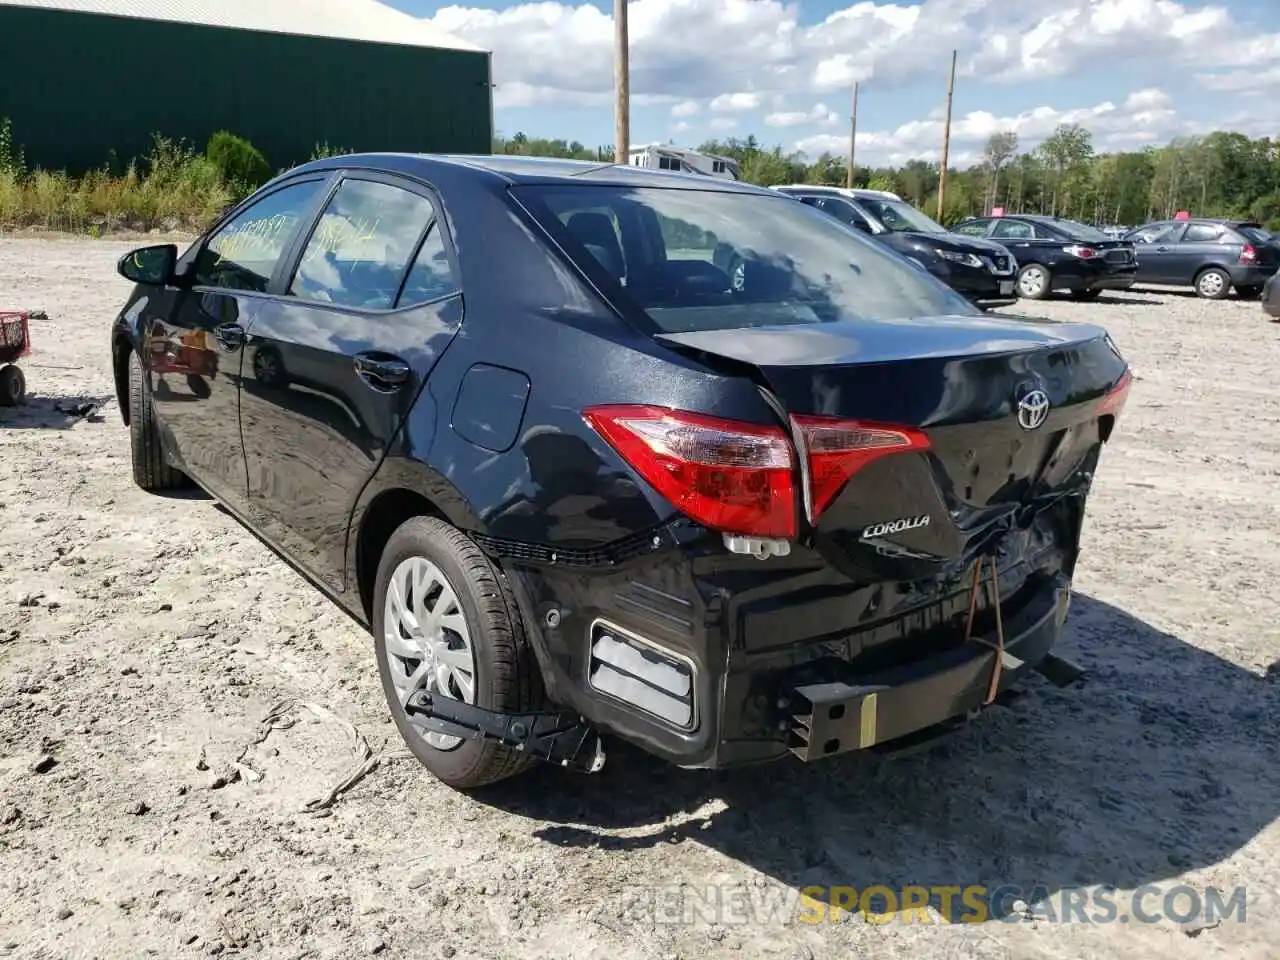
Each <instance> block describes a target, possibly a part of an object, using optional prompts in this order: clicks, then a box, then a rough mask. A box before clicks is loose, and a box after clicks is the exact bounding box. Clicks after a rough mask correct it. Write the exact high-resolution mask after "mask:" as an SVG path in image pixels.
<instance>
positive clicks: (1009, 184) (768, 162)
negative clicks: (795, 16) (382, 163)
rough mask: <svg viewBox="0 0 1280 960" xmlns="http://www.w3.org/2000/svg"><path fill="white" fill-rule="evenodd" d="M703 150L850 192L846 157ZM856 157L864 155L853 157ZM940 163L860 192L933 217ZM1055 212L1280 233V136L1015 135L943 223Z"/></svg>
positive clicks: (760, 180)
mask: <svg viewBox="0 0 1280 960" xmlns="http://www.w3.org/2000/svg"><path fill="white" fill-rule="evenodd" d="M697 149H698V150H699V151H701V152H704V153H717V154H721V155H724V156H728V157H732V158H733V159H735V160H737V161H738V163H739V165H740V167H741V170H742V179H743V180H746V181H747V182H749V183H755V184H759V185H761V186H772V185H774V184H780V183H813V184H828V185H831V186H844V185H845V183H846V178H847V173H848V167H847V162H846V160H845V159H844V158H841V157H836V156H833V155H831V154H823V155H822V156H820V157H818V158H817V159H816V160H812V161H810V160H808V159H807V158H805V157H804V156H803V155H801V154H799V153H787V152H785V151H784V150H783V149H782V147H780V146H771V147H769V146H765V145H764V144H762V143H761V142H760V141H759V140H757V139H756V137H755V136H748V137H746V138H743V139H738V138H729V139H726V140H709V141H707V142H705V143H703V144H701V145H700V146H699V147H697ZM493 151H494V153H503V154H525V155H529V156H547V157H565V158H576V159H583V160H599V161H601V162H606V163H607V162H609V161H610V160H611V159H612V157H613V147H612V146H599V147H587V146H585V145H583V144H581V143H578V142H576V141H566V140H562V139H559V140H558V139H548V138H542V137H530V136H528V135H526V134H524V133H517V134H515V135H514V136H512V137H497V138H495V140H494V145H493ZM855 159H856V158H855ZM939 173H940V171H939V165H938V164H937V163H932V162H928V161H924V160H912V161H910V162H908V163H907V164H906V165H904V166H901V167H867V166H862V165H860V164H859V165H855V167H854V173H853V184H854V186H855V187H865V188H870V189H873V190H888V191H891V192H893V193H896V194H898V195H899V196H901V197H902V198H903V199H904V200H907V201H908V202H910V203H911V204H913V205H914V206H916V207H918V208H920V209H922V210H924V211H925V212H926V213H928V214H930V215H931V216H932V215H935V214H936V213H937V209H938V181H939ZM996 207H1003V208H1004V209H1005V210H1007V211H1008V212H1010V213H1046V214H1056V215H1058V216H1064V217H1071V218H1072V219H1075V220H1082V221H1086V222H1089V223H1098V224H1125V225H1130V226H1132V225H1136V224H1140V223H1145V222H1148V221H1150V220H1157V219H1164V218H1171V217H1173V216H1174V215H1175V214H1176V213H1178V212H1179V211H1181V210H1186V211H1188V212H1189V213H1190V214H1191V215H1192V216H1205V217H1217V216H1220V217H1238V218H1240V219H1249V220H1255V221H1257V222H1259V223H1263V224H1266V225H1268V226H1269V227H1271V228H1272V229H1280V139H1275V140H1273V139H1270V138H1268V137H1262V138H1259V139H1251V138H1249V137H1247V136H1245V135H1244V134H1241V133H1233V132H1229V131H1219V132H1216V133H1210V134H1207V135H1205V136H1201V137H1184V138H1179V139H1175V140H1173V141H1172V142H1171V143H1168V144H1166V145H1164V146H1159V147H1156V146H1152V147H1146V148H1144V149H1142V150H1136V151H1130V152H1124V153H1099V152H1097V151H1096V150H1095V149H1094V145H1093V135H1092V134H1091V133H1090V131H1089V130H1088V129H1087V128H1086V127H1084V126H1081V125H1080V124H1077V123H1064V124H1060V125H1059V126H1058V127H1057V129H1055V130H1054V132H1053V134H1052V135H1051V136H1050V137H1049V138H1048V139H1046V140H1045V141H1043V142H1042V143H1041V144H1039V146H1037V147H1036V148H1035V149H1033V150H1025V151H1024V150H1021V149H1020V144H1019V142H1018V136H1017V134H1016V133H1015V132H1013V131H1000V132H997V133H994V134H992V135H991V137H990V138H989V139H988V140H987V143H986V145H985V148H984V149H983V152H982V159H981V161H980V162H979V163H977V164H975V165H974V166H972V167H969V168H967V169H963V170H956V169H948V171H947V185H946V201H945V208H944V210H943V215H942V218H941V219H942V221H943V222H944V223H946V224H948V225H950V224H952V223H955V222H956V221H958V220H961V219H963V218H965V217H970V216H981V215H982V214H985V213H990V212H991V210H992V209H993V208H996Z"/></svg>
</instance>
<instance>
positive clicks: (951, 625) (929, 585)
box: [104, 154, 1131, 789]
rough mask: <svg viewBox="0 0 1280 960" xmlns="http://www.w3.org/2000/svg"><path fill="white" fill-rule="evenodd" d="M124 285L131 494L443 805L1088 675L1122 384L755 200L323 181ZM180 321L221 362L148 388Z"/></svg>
mask: <svg viewBox="0 0 1280 960" xmlns="http://www.w3.org/2000/svg"><path fill="white" fill-rule="evenodd" d="M718 263H724V264H736V265H738V267H740V268H741V269H740V270H735V271H734V272H733V273H730V272H729V271H727V270H725V269H723V268H722V267H720V266H719V265H718ZM495 265H500V269H499V270H498V273H497V274H495ZM118 269H119V272H120V273H121V275H122V276H123V277H124V278H125V279H127V280H129V281H130V283H131V285H132V288H131V292H130V293H129V294H128V295H127V297H125V298H123V299H124V302H123V304H122V309H121V310H120V312H119V313H118V314H117V316H116V317H115V318H114V320H113V322H112V324H111V328H110V347H111V351H112V353H111V356H112V359H113V361H114V364H113V370H112V372H113V374H114V379H115V387H116V396H117V398H118V400H119V402H120V407H121V412H122V414H123V418H124V421H125V423H126V424H127V425H128V429H129V442H130V446H131V454H132V469H133V479H134V481H135V483H137V485H138V486H140V487H141V488H143V489H145V490H164V489H168V488H175V487H180V486H182V485H184V484H186V483H187V482H188V481H189V480H190V481H195V482H196V483H198V484H199V485H201V486H202V487H204V488H206V489H207V490H208V491H209V492H210V493H211V494H212V495H213V496H215V497H216V498H217V499H218V500H219V501H221V503H222V505H223V506H224V507H225V509H226V510H227V511H228V512H229V513H231V514H232V515H234V516H235V517H237V518H238V519H239V520H240V522H241V523H242V524H244V525H245V526H246V527H247V528H248V529H249V530H251V531H253V532H254V533H255V534H256V535H257V536H259V537H260V538H261V539H263V540H264V541H266V542H267V543H268V544H270V545H271V546H273V547H274V548H275V549H276V551H277V552H278V553H279V554H280V555H281V556H282V557H284V558H285V559H286V560H287V561H288V562H289V563H291V564H292V565H293V566H294V567H295V568H296V569H298V570H299V571H301V572H302V573H303V574H304V575H305V577H306V578H307V579H308V580H309V581H310V582H311V583H312V584H314V585H315V587H317V588H318V589H319V590H321V591H323V592H324V593H325V594H326V595H328V596H329V597H330V598H331V599H332V600H333V601H335V602H336V603H337V604H338V605H340V607H341V608H342V609H344V610H345V611H346V612H347V613H348V614H350V616H352V617H353V618H354V619H355V620H356V621H358V622H359V623H360V624H361V625H362V626H364V627H365V628H366V629H368V630H369V631H370V633H371V634H372V636H373V651H372V656H373V657H374V658H375V659H376V661H377V666H378V672H379V677H380V679H381V684H382V691H383V694H384V696H385V697H386V700H387V704H388V709H389V712H390V716H391V718H392V719H393V720H394V722H395V724H396V726H397V728H398V730H399V731H400V733H401V735H402V736H403V737H404V739H405V741H406V743H407V744H408V746H409V749H410V750H411V751H412V752H413V754H414V755H415V756H416V757H417V758H418V759H419V760H420V761H421V762H422V763H423V764H424V765H425V766H426V767H427V768H428V769H430V770H431V771H432V772H433V773H434V774H435V775H436V776H437V777H438V778H439V779H441V780H442V781H444V782H445V783H448V784H451V785H452V786H454V787H457V788H460V789H469V788H473V787H476V786H479V785H482V784H485V783H490V782H493V781H495V780H499V779H502V778H504V777H508V776H511V775H512V774H515V773H518V772H520V771H521V770H524V769H526V768H527V767H528V766H529V765H530V764H531V763H532V762H533V760H534V759H535V758H542V759H545V760H550V761H552V762H554V763H556V764H564V765H571V766H575V767H579V768H580V769H587V770H595V769H599V767H600V765H601V764H602V763H603V762H604V753H603V740H602V738H601V737H600V735H599V734H600V733H609V734H612V735H615V736H617V737H619V738H621V739H624V740H626V741H629V742H630V743H632V744H634V745H637V746H639V747H640V748H642V749H645V750H647V751H649V752H650V753H652V754H655V755H657V756H659V757H662V758H665V759H667V760H669V761H671V762H673V763H676V764H678V765H681V766H685V767H695V768H709V767H726V766H734V765H739V764H746V763H754V762H759V761H765V760H776V759H782V758H790V757H793V756H796V757H799V758H801V759H803V760H818V759H821V758H823V757H827V756H832V755H835V754H840V753H845V752H848V751H854V750H867V751H893V750H896V749H899V748H902V747H904V746H918V745H919V743H920V742H921V741H923V740H928V739H930V738H933V737H936V736H938V735H939V734H945V733H947V732H949V731H950V730H951V729H954V728H955V727H956V726H958V725H960V724H963V723H964V721H965V719H966V718H967V717H969V716H971V715H972V714H974V713H976V712H977V711H980V710H981V709H982V708H984V707H985V706H987V705H990V704H993V703H996V702H998V700H999V698H1001V696H1002V694H1004V693H1006V692H1008V691H1010V690H1011V689H1012V688H1013V687H1015V686H1017V685H1019V684H1021V682H1022V681H1023V680H1025V679H1026V678H1027V677H1028V676H1029V674H1030V673H1031V672H1033V671H1038V672H1040V673H1041V674H1043V675H1044V676H1046V677H1047V678H1048V679H1050V680H1051V681H1052V682H1055V683H1057V684H1059V685H1065V684H1067V683H1069V682H1071V681H1072V680H1073V679H1075V678H1076V677H1078V675H1079V671H1078V670H1077V669H1076V668H1074V667H1073V666H1072V665H1071V664H1068V663H1066V661H1064V660H1063V659H1061V658H1059V657H1057V656H1056V654H1054V653H1053V652H1052V648H1053V646H1054V644H1055V643H1056V642H1057V640H1058V639H1059V638H1060V637H1061V635H1062V633H1063V629H1064V626H1065V622H1066V618H1067V614H1068V609H1069V606H1070V600H1071V580H1072V576H1073V573H1074V570H1075V568H1076V562H1077V559H1078V556H1079V551H1080V543H1081V534H1082V530H1083V529H1085V528H1084V526H1083V523H1084V519H1085V507H1086V502H1087V500H1088V497H1089V492H1090V489H1091V488H1092V485H1093V480H1094V476H1095V474H1096V471H1097V468H1098V464H1099V459H1100V457H1101V456H1102V451H1103V449H1104V447H1105V445H1106V444H1107V442H1108V441H1109V440H1110V438H1111V437H1112V436H1113V435H1114V430H1115V426H1116V423H1117V420H1118V418H1119V417H1120V415H1121V411H1122V409H1123V407H1124V405H1125V400H1126V397H1127V393H1128V390H1129V385H1130V381H1131V376H1130V372H1129V368H1128V365H1127V364H1126V362H1125V360H1124V358H1123V356H1122V355H1121V354H1120V352H1119V351H1118V349H1117V348H1116V346H1115V344H1114V343H1113V342H1112V340H1111V338H1110V337H1109V336H1108V335H1107V333H1106V331H1105V330H1103V329H1102V328H1100V327H1098V326H1095V325H1091V324H1081V323H1062V322H1053V321H1050V320H1023V319H1018V318H1014V317H1001V316H989V315H986V314H984V313H982V312H981V311H980V310H978V309H977V308H976V307H974V306H973V305H972V304H970V303H969V302H967V301H966V300H965V298H963V297H962V296H960V295H959V294H957V293H956V292H955V291H953V290H951V289H949V288H947V287H946V286H945V285H943V284H941V283H939V282H937V281H936V280H935V279H933V278H931V277H929V276H927V275H925V274H924V272H923V271H921V270H920V269H918V268H917V267H916V266H915V265H913V264H911V263H909V262H908V261H907V260H906V259H904V258H903V257H901V256H900V255H898V254H895V253H893V252H891V251H889V250H888V249H886V248H885V247H884V246H883V245H881V244H879V243H876V242H874V241H871V240H869V239H867V238H866V237H865V236H863V235H861V234H859V233H857V232H856V231H854V230H850V229H849V228H848V227H844V226H841V225H840V224H838V223H836V222H835V221H834V220H832V219H831V218H830V217H828V216H827V215H825V214H822V213H820V212H818V211H817V210H814V209H812V208H810V207H808V206H805V205H803V204H800V203H796V202H794V201H793V200H790V199H787V198H785V197H783V196H781V195H780V194H778V193H775V192H773V191H770V190H765V189H761V188H759V187H753V186H748V185H745V184H741V183H735V182H733V181H729V180H718V179H713V178H711V177H694V176H679V175H674V174H671V173H666V172H659V171H648V170H644V169H640V168H636V167H627V166H614V165H601V164H596V163H587V162H575V161H559V160H542V159H533V158H528V157H492V156H485V157H429V156H414V155H405V154H393V155H381V154H378V155H360V156H340V157H330V158H326V159H323V160H317V161H314V162H311V163H308V164H304V165H303V166H301V167H298V168H296V169H294V170H292V171H289V172H287V173H285V174H283V175H281V176H280V177H278V178H276V179H275V180H273V181H272V182H270V183H268V184H267V185H266V186H264V187H262V188H261V189H260V190H259V191H257V192H256V193H254V194H252V195H251V196H249V197H247V198H246V199H245V200H244V201H243V203H242V204H240V205H239V206H238V207H237V208H236V209H235V210H233V211H232V212H231V213H230V214H229V215H228V216H227V217H225V218H223V219H220V220H219V221H218V222H216V223H214V224H213V225H212V226H211V227H210V228H209V230H208V231H207V232H206V233H205V234H204V235H203V236H201V237H200V238H199V239H198V240H197V241H196V242H195V243H194V244H192V245H191V247H190V248H189V249H188V250H186V251H185V252H183V253H181V254H180V253H179V251H178V248H177V247H175V246H173V245H172V244H160V245H154V246H149V247H145V248H142V249H139V250H136V251H134V252H133V253H131V254H128V255H126V256H125V257H123V258H122V259H121V260H120V262H119V265H118ZM496 275H500V277H501V279H502V282H495V276H496ZM464 301H465V302H464ZM157 323H158V324H159V326H157ZM157 331H159V332H157ZM104 332H106V331H104ZM196 332H200V333H202V334H207V335H208V340H209V342H210V344H211V345H212V348H213V349H214V350H216V352H217V355H218V361H219V362H218V375H217V377H216V378H213V377H211V376H210V377H208V378H207V382H206V383H204V385H203V386H202V387H201V388H200V389H199V390H196V389H187V390H184V389H183V385H182V384H181V383H178V384H175V385H174V386H173V388H172V390H171V392H170V393H168V394H161V393H160V392H158V391H157V390H156V384H157V381H158V374H157V364H158V363H159V362H160V361H159V360H158V358H157V354H156V352H154V351H153V350H152V349H151V343H152V341H153V340H154V339H155V338H156V337H157V336H160V337H162V338H163V339H164V341H165V342H166V343H168V342H171V341H172V340H174V339H176V338H180V337H182V336H184V335H186V334H188V333H196ZM201 339H202V340H203V339H204V338H203V337H202V338H201ZM264 353H267V354H269V356H270V357H271V361H270V363H266V364H264V363H263V362H260V361H258V360H257V358H260V357H262V356H263V355H264ZM192 375H193V376H203V374H202V373H200V372H193V374H192ZM245 602H246V603H253V599H252V598H251V597H247V598H245ZM321 686H323V684H321ZM317 696H319V697H321V698H323V691H322V690H321V691H319V692H318V693H317ZM1037 702H1038V703H1040V705H1041V707H1042V708H1044V709H1053V706H1052V704H1053V703H1054V702H1055V701H1051V700H1046V699H1045V698H1039V699H1038V700H1037ZM539 789H541V788H539Z"/></svg>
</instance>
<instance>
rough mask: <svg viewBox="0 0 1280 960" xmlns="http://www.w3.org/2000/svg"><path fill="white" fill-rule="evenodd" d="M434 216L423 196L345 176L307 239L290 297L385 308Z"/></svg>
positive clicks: (355, 306) (346, 305) (393, 298)
mask: <svg viewBox="0 0 1280 960" xmlns="http://www.w3.org/2000/svg"><path fill="white" fill-rule="evenodd" d="M433 216H434V210H433V209H432V206H431V201H429V200H427V199H426V197H423V196H420V195H418V194H416V193H411V192H409V191H408V190H404V189H401V188H400V187H394V186H391V185H390V184H386V183H377V182H374V181H371V180H344V181H343V182H342V185H341V186H340V187H339V188H338V192H337V193H335V194H334V196H333V199H331V200H330V201H329V205H328V206H327V207H325V210H324V213H322V214H321V216H320V219H319V221H318V222H317V223H316V227H315V230H313V231H312V233H311V238H310V239H309V240H308V241H307V245H306V247H305V248H304V250H303V252H302V259H301V260H300V261H299V262H298V267H297V270H296V271H295V273H294V276H293V283H292V284H291V285H290V287H289V294H290V296H294V297H298V298H299V299H302V300H314V301H317V302H320V303H332V304H335V305H337V306H342V307H354V308H358V309H365V310H387V309H390V308H391V307H392V306H394V305H395V302H396V297H397V295H398V294H399V292H400V283H401V281H402V280H403V279H404V277H405V271H406V269H407V268H408V266H409V261H410V260H411V259H412V258H413V256H414V254H415V253H416V252H417V250H418V244H419V241H420V240H421V239H422V236H423V232H424V231H425V230H426V228H427V225H428V224H430V223H431V221H432V219H433Z"/></svg>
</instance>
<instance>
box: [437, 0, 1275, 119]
mask: <svg viewBox="0 0 1280 960" xmlns="http://www.w3.org/2000/svg"><path fill="white" fill-rule="evenodd" d="M1197 2H1198V0H1019V2H1018V3H1016V4H1010V3H1008V2H1005V0H923V2H922V3H918V4H913V5H912V4H908V3H906V2H905V0H899V2H877V0H854V2H853V3H852V5H851V6H849V7H847V8H845V9H842V10H839V11H837V12H835V13H833V14H831V15H830V16H829V17H827V18H826V19H824V20H823V21H821V22H820V23H817V24H813V25H809V26H801V25H800V23H799V19H798V18H799V15H800V8H799V4H796V3H785V2H782V0H631V3H630V5H629V8H628V9H629V11H630V38H631V89H632V91H633V95H634V96H635V97H636V99H637V102H640V99H639V98H640V97H649V98H651V99H650V101H649V102H657V103H675V102H678V101H684V100H690V99H692V100H695V101H699V102H706V101H714V100H720V101H721V102H722V103H742V104H746V103H747V102H748V101H751V102H752V103H753V106H751V107H747V106H743V107H742V108H741V109H742V110H744V111H745V110H751V109H755V108H756V107H758V106H760V105H761V104H765V103H769V104H770V105H771V106H772V109H773V110H774V111H775V112H781V108H780V107H778V106H777V105H776V104H775V103H773V101H774V100H775V99H776V95H777V94H780V93H788V94H812V93H827V92H831V91H836V90H846V89H848V87H849V86H850V85H851V84H852V83H853V81H855V80H859V81H866V82H869V83H872V84H874V85H875V86H876V88H878V89H882V90H889V89H891V88H893V87H894V86H898V85H901V84H903V83H907V82H912V81H915V80H918V79H919V78H920V77H921V76H926V75H936V76H938V77H939V78H940V79H941V78H942V77H943V76H944V75H945V72H946V66H947V61H948V58H949V55H950V52H951V50H952V49H959V50H960V51H961V53H962V60H961V63H960V65H959V72H960V73H961V75H975V76H976V77H978V78H979V79H981V80H983V81H988V80H993V81H999V82H1006V83H1016V82H1019V81H1023V80H1026V79H1042V78H1044V77H1052V76H1071V75H1078V74H1079V73H1081V72H1082V71H1085V70H1088V69H1090V68H1095V67H1104V68H1105V67H1106V66H1107V65H1109V64H1114V63H1116V62H1120V61H1123V62H1126V63H1129V64H1138V65H1140V66H1141V72H1142V75H1144V76H1145V77H1147V82H1148V83H1151V84H1160V83H1169V82H1172V81H1173V80H1174V79H1180V78H1181V77H1183V76H1184V75H1185V74H1186V71H1187V70H1188V69H1194V70H1199V71H1201V72H1203V73H1209V74H1211V75H1213V76H1214V77H1215V78H1216V79H1215V80H1214V81H1206V82H1216V83H1218V84H1219V85H1225V86H1220V88H1221V89H1243V87H1240V86H1233V85H1238V84H1242V83H1244V81H1243V80H1242V79H1240V78H1239V77H1237V76H1234V75H1233V73H1223V74H1220V73H1218V71H1243V70H1246V69H1248V68H1255V69H1257V70H1258V71H1259V72H1260V74H1263V75H1265V74H1266V73H1267V71H1268V69H1269V68H1271V67H1275V66H1280V32H1277V31H1275V30H1274V23H1275V21H1274V20H1272V21H1271V23H1270V24H1267V23H1266V22H1263V23H1246V22H1237V21H1236V19H1234V18H1233V16H1232V15H1231V13H1230V12H1229V11H1228V10H1227V8H1226V7H1225V6H1223V5H1207V6H1202V5H1197ZM431 22H432V23H433V24H434V25H435V26H437V27H439V28H441V29H443V30H445V31H447V32H449V33H452V34H455V35H457V36H459V37H461V38H463V39H466V40H470V41H472V42H474V43H477V44H479V45H481V46H483V47H486V48H488V49H491V50H493V51H494V60H493V62H494V74H495V77H494V79H495V82H497V83H498V85H499V86H498V90H497V103H498V105H499V106H513V105H533V104H560V105H566V106H571V105H576V106H583V107H596V106H600V105H607V104H608V102H609V98H610V95H611V94H610V92H609V91H611V90H612V85H613V26H612V22H611V18H610V16H609V15H608V14H606V13H605V12H603V11H601V10H599V9H598V8H596V7H595V6H592V5H590V4H589V3H587V2H579V3H577V5H574V4H572V3H562V2H557V0H541V2H531V3H517V4H516V5H514V6H510V7H507V8H506V9H503V10H493V9H488V8H476V7H466V6H449V7H444V8H442V9H440V10H438V11H437V12H436V14H435V16H434V17H432V18H431ZM1268 25H1270V26H1272V28H1273V29H1272V30H1271V32H1267V30H1266V29H1265V28H1266V26H1268ZM975 38H981V39H975ZM547 51H552V53H551V54H550V55H548V53H547ZM1254 88H1255V89H1264V90H1271V91H1274V92H1275V93H1276V94H1277V96H1280V80H1277V79H1276V78H1275V77H1270V78H1268V79H1266V80H1259V81H1257V82H1256V85H1255V87H1254ZM742 91H750V92H747V93H744V92H742ZM722 98H728V99H727V100H724V99H722Z"/></svg>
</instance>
